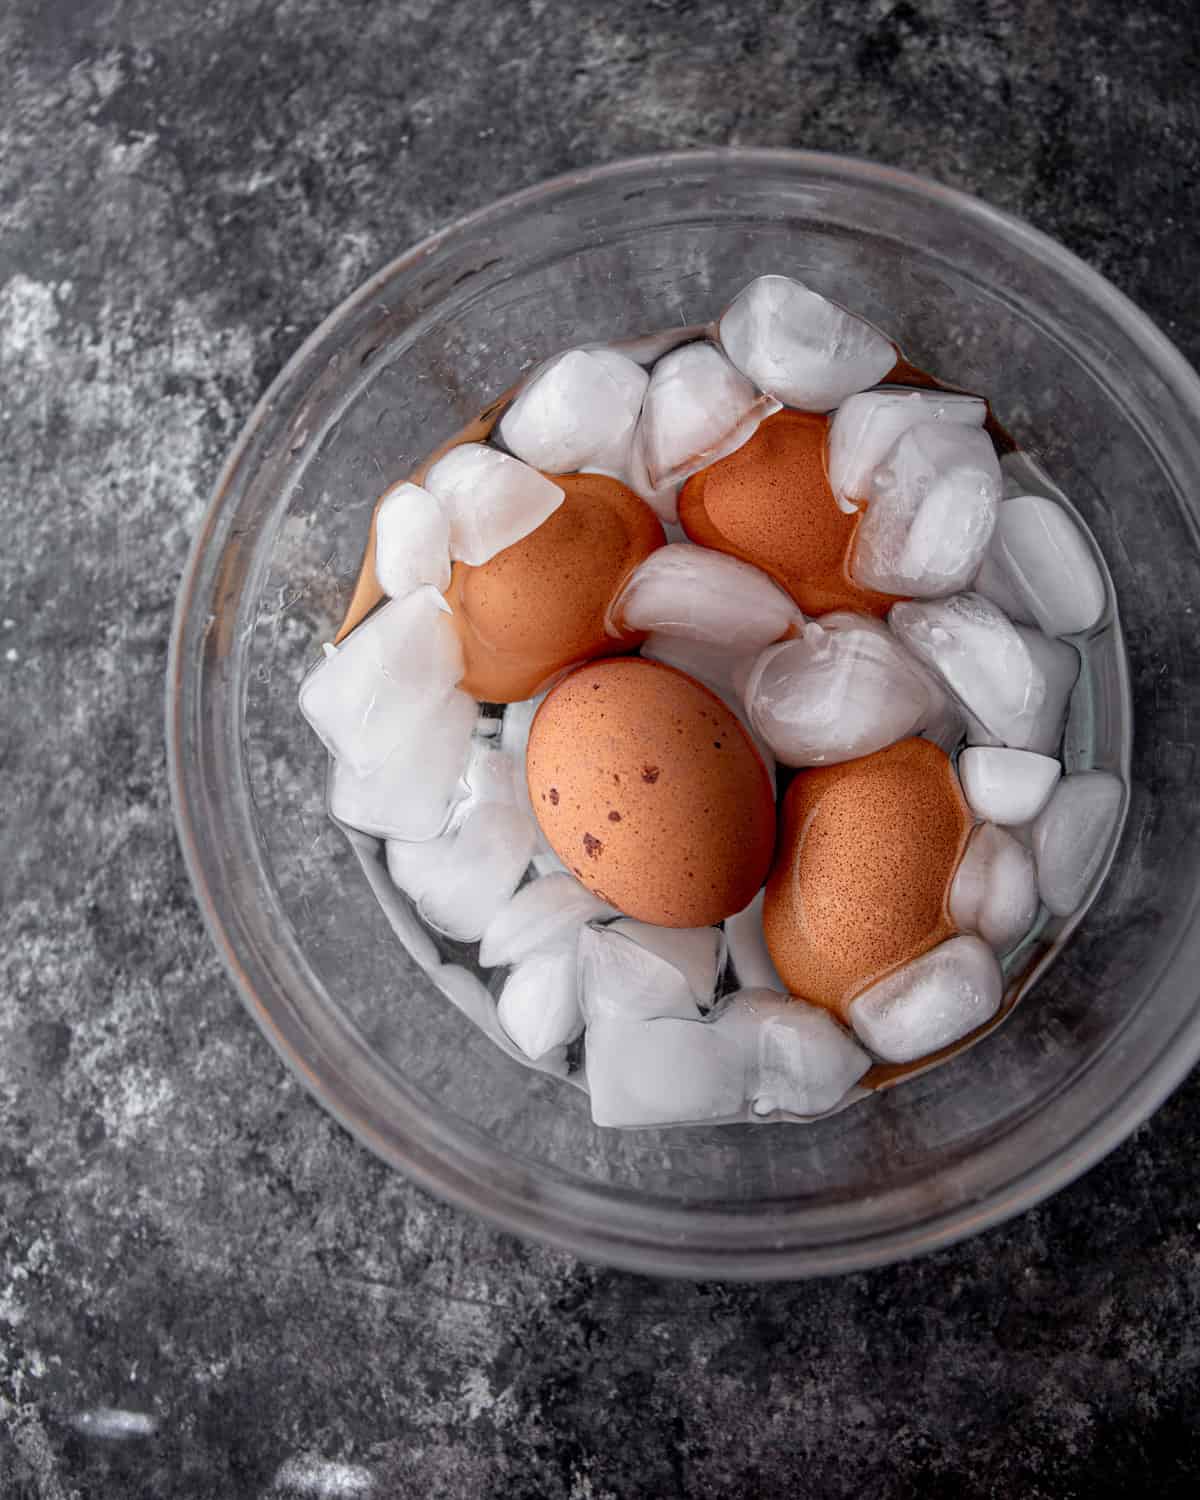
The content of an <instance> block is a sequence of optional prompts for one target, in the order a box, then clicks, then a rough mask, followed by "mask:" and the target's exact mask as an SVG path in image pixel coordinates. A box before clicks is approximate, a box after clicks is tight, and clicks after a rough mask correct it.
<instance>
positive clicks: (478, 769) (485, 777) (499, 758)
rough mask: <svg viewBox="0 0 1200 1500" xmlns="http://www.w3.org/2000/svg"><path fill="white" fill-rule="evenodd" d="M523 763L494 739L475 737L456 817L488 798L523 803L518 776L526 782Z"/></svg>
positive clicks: (510, 802)
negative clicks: (501, 747) (516, 759)
mask: <svg viewBox="0 0 1200 1500" xmlns="http://www.w3.org/2000/svg"><path fill="white" fill-rule="evenodd" d="M524 779H525V776H524V767H523V766H522V767H518V765H517V762H516V761H515V760H514V759H513V757H512V756H511V755H509V754H508V752H507V751H505V750H502V749H500V747H499V746H498V745H497V744H496V743H495V742H494V741H492V740H483V739H473V740H472V741H471V745H470V748H469V751H468V754H467V763H466V766H465V767H464V768H463V788H462V790H463V793H464V795H463V798H462V801H461V802H460V803H459V805H458V807H457V808H456V809H455V817H456V819H457V821H459V822H461V821H462V819H463V818H464V817H466V816H468V815H469V814H470V813H472V812H474V810H475V809H476V808H477V807H480V806H482V805H483V803H485V802H505V803H508V804H509V805H510V806H521V805H523V803H522V798H521V794H520V788H519V787H518V784H517V783H518V780H520V781H521V782H523V781H524Z"/></svg>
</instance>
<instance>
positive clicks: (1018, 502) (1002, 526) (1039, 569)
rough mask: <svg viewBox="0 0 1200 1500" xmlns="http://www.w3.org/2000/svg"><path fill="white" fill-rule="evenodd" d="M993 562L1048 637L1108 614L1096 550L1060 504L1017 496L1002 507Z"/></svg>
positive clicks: (1070, 632)
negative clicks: (1105, 609) (1106, 612)
mask: <svg viewBox="0 0 1200 1500" xmlns="http://www.w3.org/2000/svg"><path fill="white" fill-rule="evenodd" d="M989 559H990V561H991V562H992V565H993V566H994V567H995V568H996V569H997V570H998V571H999V572H1000V573H1001V574H1002V575H1003V578H1004V581H1005V583H1006V584H1007V586H1008V587H1009V588H1010V589H1011V591H1012V592H1013V594H1015V595H1016V597H1017V598H1018V599H1019V600H1020V601H1021V604H1022V606H1023V608H1022V613H1026V612H1027V613H1028V614H1029V615H1031V616H1032V618H1033V620H1034V621H1035V622H1036V623H1037V624H1038V625H1040V626H1041V628H1042V629H1043V630H1044V631H1045V632H1046V634H1047V635H1052V636H1058V635H1074V634H1076V633H1078V632H1080V631H1084V630H1090V629H1091V628H1092V626H1093V625H1094V624H1095V623H1096V621H1097V620H1098V619H1099V618H1100V616H1101V615H1102V614H1103V613H1104V606H1105V588H1104V580H1103V578H1102V577H1101V575H1100V569H1099V568H1098V567H1097V565H1096V559H1095V557H1094V556H1093V554H1092V549H1091V547H1090V546H1089V545H1088V543H1087V541H1086V540H1085V538H1084V536H1083V533H1082V532H1081V531H1080V529H1079V527H1078V526H1077V525H1076V524H1075V522H1074V521H1073V520H1072V518H1071V517H1070V516H1069V515H1068V514H1067V512H1066V511H1065V510H1064V509H1063V507H1062V506H1061V505H1056V504H1055V503H1054V501H1053V500H1047V499H1046V498H1045V497H1044V496H1042V495H1017V496H1015V497H1014V498H1013V499H1011V500H1006V501H1005V502H1004V503H1003V504H1002V505H1001V507H1000V516H999V519H998V521H997V523H996V534H995V536H994V537H993V538H992V544H991V547H990V549H989Z"/></svg>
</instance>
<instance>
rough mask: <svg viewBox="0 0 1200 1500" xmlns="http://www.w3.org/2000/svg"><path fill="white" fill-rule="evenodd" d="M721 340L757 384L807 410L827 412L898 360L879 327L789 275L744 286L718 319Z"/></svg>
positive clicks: (874, 382)
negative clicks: (873, 325) (828, 299)
mask: <svg viewBox="0 0 1200 1500" xmlns="http://www.w3.org/2000/svg"><path fill="white" fill-rule="evenodd" d="M720 338H721V343H722V344H723V345H724V347H725V352H726V354H728V355H729V358H730V359H731V360H732V361H733V363H734V364H735V365H736V366H737V367H738V369H739V370H741V372H742V373H743V374H744V375H747V376H748V377H749V378H750V379H751V380H752V381H753V382H754V383H755V385H757V386H758V387H759V389H760V390H764V391H766V392H768V394H770V395H772V396H774V397H775V398H776V399H777V400H779V401H781V402H783V403H785V404H786V405H788V406H797V407H799V408H800V409H801V410H802V411H830V410H831V409H832V408H833V407H835V406H837V405H838V404H839V402H842V401H844V400H845V399H846V397H847V396H849V395H852V394H853V393H854V392H855V391H862V390H865V389H866V388H867V387H868V386H872V385H877V384H878V383H879V381H881V380H882V379H883V377H884V376H885V375H886V374H887V373H888V371H889V370H890V369H891V368H892V366H893V365H894V364H895V363H896V350H895V346H894V345H893V344H892V342H891V340H890V339H887V338H885V337H884V336H883V334H882V333H880V332H879V330H878V329H877V328H874V327H872V325H871V324H870V323H867V322H864V320H863V319H862V318H856V317H855V316H854V314H853V313H849V312H847V311H846V310H845V308H843V307H839V306H838V305H837V304H836V303H834V302H829V301H827V300H826V299H825V298H824V297H822V296H821V295H820V294H819V293H817V292H814V291H812V290H810V289H809V288H808V287H806V286H804V285H803V284H802V283H801V282H799V281H793V280H792V279H791V278H790V277H787V276H759V277H758V278H757V280H755V281H752V282H751V283H750V284H749V286H746V287H743V288H742V290H741V291H740V292H739V293H738V294H737V296H736V297H735V298H734V299H733V301H732V302H731V303H730V304H729V306H728V307H727V308H726V310H725V312H724V314H723V315H722V317H721V323H720Z"/></svg>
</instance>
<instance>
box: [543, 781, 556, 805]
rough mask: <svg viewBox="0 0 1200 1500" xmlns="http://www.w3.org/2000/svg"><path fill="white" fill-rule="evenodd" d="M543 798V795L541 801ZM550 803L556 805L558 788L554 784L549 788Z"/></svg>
mask: <svg viewBox="0 0 1200 1500" xmlns="http://www.w3.org/2000/svg"><path fill="white" fill-rule="evenodd" d="M545 800H546V799H545V797H543V798H542V801H543V802H544V801H545ZM550 805H551V807H557V806H558V788H557V787H556V786H552V787H551V788H550Z"/></svg>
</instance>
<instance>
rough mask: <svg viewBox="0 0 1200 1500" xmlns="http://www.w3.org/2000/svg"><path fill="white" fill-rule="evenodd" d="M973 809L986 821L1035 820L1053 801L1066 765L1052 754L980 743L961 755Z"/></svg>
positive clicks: (960, 770)
mask: <svg viewBox="0 0 1200 1500" xmlns="http://www.w3.org/2000/svg"><path fill="white" fill-rule="evenodd" d="M958 774H959V778H960V780H961V781H962V789H963V793H964V795H965V796H966V799H967V801H968V803H969V804H970V807H971V811H972V812H973V813H974V814H975V816H976V817H977V818H981V819H983V821H984V822H985V823H1001V824H1005V825H1007V826H1012V825H1014V824H1018V825H1019V824H1022V823H1032V822H1033V820H1034V818H1036V817H1037V815H1038V813H1040V812H1041V810H1042V808H1043V807H1045V805H1046V803H1047V801H1048V800H1049V797H1050V793H1051V792H1052V791H1053V790H1054V787H1055V783H1056V782H1057V781H1058V778H1059V776H1060V775H1061V774H1062V766H1061V765H1059V763H1058V761H1057V760H1055V759H1054V757H1053V756H1051V755H1038V754H1037V753H1036V751H1033V750H1009V749H1006V748H1004V747H1001V746H991V745H976V746H972V747H971V748H970V749H967V750H964V751H963V752H962V754H961V755H960V756H959V757H958Z"/></svg>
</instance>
